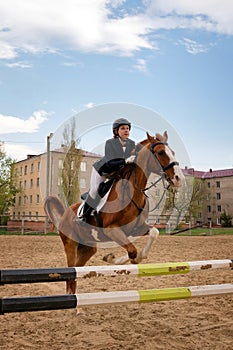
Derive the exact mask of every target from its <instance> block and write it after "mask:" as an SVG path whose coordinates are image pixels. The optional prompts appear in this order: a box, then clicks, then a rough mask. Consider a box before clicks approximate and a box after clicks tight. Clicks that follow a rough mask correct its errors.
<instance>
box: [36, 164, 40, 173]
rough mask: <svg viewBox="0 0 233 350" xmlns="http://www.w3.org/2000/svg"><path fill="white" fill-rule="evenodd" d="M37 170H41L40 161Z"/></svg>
mask: <svg viewBox="0 0 233 350" xmlns="http://www.w3.org/2000/svg"><path fill="white" fill-rule="evenodd" d="M37 170H38V171H40V162H38V163H37Z"/></svg>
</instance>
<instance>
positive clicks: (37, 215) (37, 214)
mask: <svg viewBox="0 0 233 350" xmlns="http://www.w3.org/2000/svg"><path fill="white" fill-rule="evenodd" d="M38 218H39V213H38V211H36V221H38Z"/></svg>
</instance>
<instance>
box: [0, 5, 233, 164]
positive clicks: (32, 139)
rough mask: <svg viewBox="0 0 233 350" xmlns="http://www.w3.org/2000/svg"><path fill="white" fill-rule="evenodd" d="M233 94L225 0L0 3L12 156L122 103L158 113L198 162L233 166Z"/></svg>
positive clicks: (5, 132) (5, 122) (2, 109)
mask: <svg viewBox="0 0 233 350" xmlns="http://www.w3.org/2000/svg"><path fill="white" fill-rule="evenodd" d="M232 94H233V2H232V1H230V0H205V1H203V0H150V1H149V0H144V1H124V0H113V1H109V0H89V1H85V0H68V1H67V0H66V1H64V0H56V1H52V0H50V1H47V0H37V1H31V0H8V1H7V2H5V1H4V2H3V1H1V2H0V141H4V143H5V150H6V151H7V153H8V154H10V155H11V156H12V157H14V158H16V159H18V160H20V159H23V158H26V155H27V154H29V153H30V154H37V153H41V152H44V150H45V147H46V137H47V135H48V134H49V133H50V132H54V131H56V129H57V128H58V127H59V126H60V125H61V124H62V123H63V122H64V121H66V120H67V119H69V118H71V117H72V116H73V115H75V113H77V112H78V111H81V110H83V109H85V108H91V107H92V106H96V105H101V104H105V103H112V102H123V103H131V104H136V105H140V106H144V107H146V108H149V109H152V110H154V111H156V112H158V113H159V114H160V115H161V116H162V117H163V118H165V119H166V121H167V122H168V123H169V124H171V125H172V126H173V127H174V128H175V130H176V132H177V133H178V134H179V136H180V138H181V139H182V140H183V142H184V144H185V147H186V150H187V152H188V154H189V157H190V162H191V165H192V166H193V167H195V168H196V169H199V170H208V169H209V168H213V169H222V168H232V167H233V152H232V150H233V137H232V133H233V121H232V120H233V118H232V117H233V98H232ZM133 122H134V120H132V123H133ZM142 125H143V118H142ZM154 129H155V130H154V131H155V132H163V130H160V129H159V126H157V125H155V127H154ZM109 137H111V132H110V130H109V135H103V138H109ZM138 141H139V140H138Z"/></svg>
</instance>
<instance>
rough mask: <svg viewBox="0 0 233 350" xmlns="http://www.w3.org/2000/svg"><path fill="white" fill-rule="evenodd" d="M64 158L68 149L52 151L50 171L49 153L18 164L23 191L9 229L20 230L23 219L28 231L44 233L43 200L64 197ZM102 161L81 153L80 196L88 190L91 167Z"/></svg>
mask: <svg viewBox="0 0 233 350" xmlns="http://www.w3.org/2000/svg"><path fill="white" fill-rule="evenodd" d="M65 155H66V152H65V149H64V148H62V147H61V149H59V150H55V151H51V152H50V153H49V167H48V158H47V153H43V154H40V155H28V156H27V158H26V159H24V160H21V161H19V162H17V163H16V166H15V170H16V174H17V181H18V187H19V188H20V189H21V191H20V193H17V195H16V198H15V205H14V207H12V208H10V217H11V220H9V221H8V226H9V227H17V226H18V227H20V225H21V222H22V219H23V220H24V222H25V227H27V228H31V229H35V230H37V229H38V230H39V229H42V230H43V226H44V223H45V212H44V208H43V203H44V199H45V198H46V196H47V195H48V194H51V195H55V196H59V197H62V196H61V181H62V180H61V173H62V168H63V162H64V158H65ZM100 158H101V156H100V155H97V154H94V153H90V152H86V151H82V158H81V163H80V174H79V184H80V195H81V194H82V193H84V192H86V191H88V190H89V183H90V174H91V168H92V164H93V163H94V162H96V161H97V160H98V159H100ZM47 170H49V172H47ZM78 200H80V198H78ZM17 222H18V225H17Z"/></svg>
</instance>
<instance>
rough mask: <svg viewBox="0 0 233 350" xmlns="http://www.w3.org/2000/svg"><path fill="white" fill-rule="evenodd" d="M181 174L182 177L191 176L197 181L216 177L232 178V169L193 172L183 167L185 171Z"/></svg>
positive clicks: (193, 170) (191, 169)
mask: <svg viewBox="0 0 233 350" xmlns="http://www.w3.org/2000/svg"><path fill="white" fill-rule="evenodd" d="M183 173H184V175H192V176H194V177H197V178H199V179H212V178H216V177H227V176H233V169H221V170H212V169H209V170H208V171H200V170H195V169H193V168H187V167H185V169H183Z"/></svg>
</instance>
